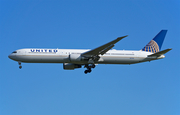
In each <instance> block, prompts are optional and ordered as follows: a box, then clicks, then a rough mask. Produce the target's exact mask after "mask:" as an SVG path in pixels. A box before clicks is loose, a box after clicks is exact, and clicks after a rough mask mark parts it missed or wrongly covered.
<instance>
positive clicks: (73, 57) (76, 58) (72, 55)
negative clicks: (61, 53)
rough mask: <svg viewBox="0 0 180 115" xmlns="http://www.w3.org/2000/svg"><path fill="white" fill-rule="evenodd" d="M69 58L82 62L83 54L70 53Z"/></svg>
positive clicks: (72, 60)
mask: <svg viewBox="0 0 180 115" xmlns="http://www.w3.org/2000/svg"><path fill="white" fill-rule="evenodd" d="M69 60H70V61H71V62H80V61H81V54H70V55H69Z"/></svg>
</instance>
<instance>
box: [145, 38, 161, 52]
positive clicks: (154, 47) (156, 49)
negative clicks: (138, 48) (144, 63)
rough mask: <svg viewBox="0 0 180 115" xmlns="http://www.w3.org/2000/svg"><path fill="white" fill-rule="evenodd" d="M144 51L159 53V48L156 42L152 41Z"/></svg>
mask: <svg viewBox="0 0 180 115" xmlns="http://www.w3.org/2000/svg"><path fill="white" fill-rule="evenodd" d="M142 51H146V52H152V53H156V52H159V46H158V44H157V43H156V42H155V41H154V40H151V41H150V42H149V43H148V44H147V45H146V46H145V47H144V48H143V49H142Z"/></svg>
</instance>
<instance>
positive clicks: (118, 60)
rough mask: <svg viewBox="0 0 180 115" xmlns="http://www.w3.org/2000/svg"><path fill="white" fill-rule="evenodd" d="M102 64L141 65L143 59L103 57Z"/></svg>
mask: <svg viewBox="0 0 180 115" xmlns="http://www.w3.org/2000/svg"><path fill="white" fill-rule="evenodd" d="M102 60H103V61H99V62H98V63H100V64H134V63H139V62H140V61H142V60H143V58H138V57H102Z"/></svg>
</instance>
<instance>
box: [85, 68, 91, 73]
mask: <svg viewBox="0 0 180 115" xmlns="http://www.w3.org/2000/svg"><path fill="white" fill-rule="evenodd" d="M91 71H92V70H91V69H88V70H85V71H84V73H85V74H87V73H91Z"/></svg>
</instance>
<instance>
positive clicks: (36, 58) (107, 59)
mask: <svg viewBox="0 0 180 115" xmlns="http://www.w3.org/2000/svg"><path fill="white" fill-rule="evenodd" d="M87 51H89V50H79V49H39V48H36V49H33V48H32V49H19V50H16V52H15V53H12V54H10V55H9V58H11V59H13V60H15V61H18V62H26V63H74V64H88V61H85V60H78V59H77V60H76V59H74V58H73V59H71V58H70V56H71V55H76V58H79V56H80V55H81V54H82V53H84V52H87ZM151 54H153V53H151V52H145V51H127V50H109V51H108V52H106V53H105V54H104V55H100V59H99V60H98V61H96V62H95V64H134V63H140V62H145V61H151V60H156V59H161V58H164V55H162V56H160V57H158V58H157V57H148V55H151Z"/></svg>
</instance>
